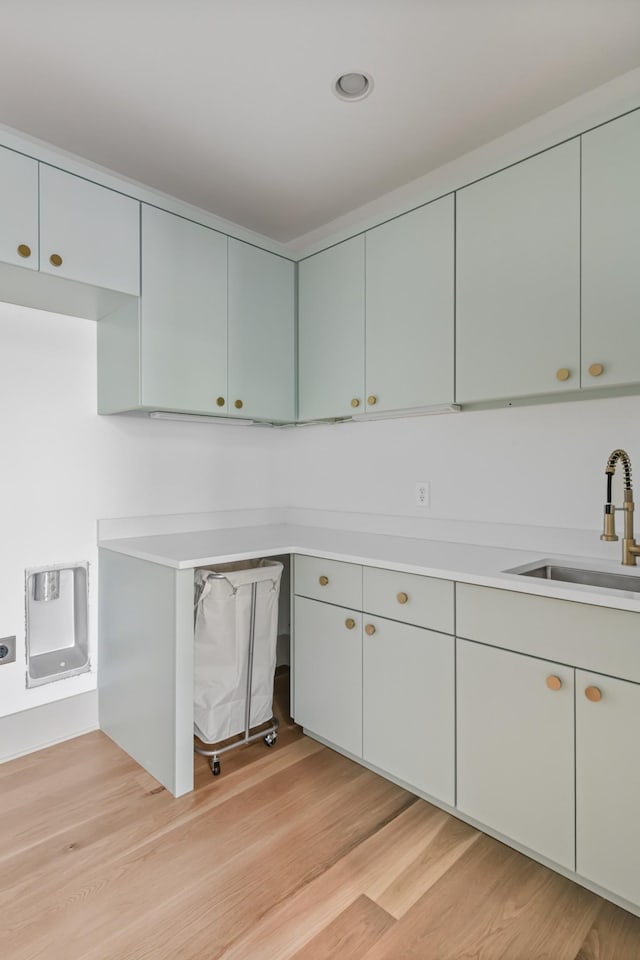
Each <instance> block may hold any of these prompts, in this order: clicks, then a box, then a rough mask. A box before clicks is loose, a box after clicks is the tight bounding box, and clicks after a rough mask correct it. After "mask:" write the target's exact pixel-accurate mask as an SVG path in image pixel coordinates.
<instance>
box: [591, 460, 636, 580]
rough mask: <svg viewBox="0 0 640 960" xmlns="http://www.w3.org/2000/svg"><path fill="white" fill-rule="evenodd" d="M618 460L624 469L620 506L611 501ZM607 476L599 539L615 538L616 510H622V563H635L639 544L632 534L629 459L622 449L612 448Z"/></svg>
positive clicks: (631, 565) (631, 493)
mask: <svg viewBox="0 0 640 960" xmlns="http://www.w3.org/2000/svg"><path fill="white" fill-rule="evenodd" d="M618 460H620V462H621V463H622V468H623V470H624V497H623V501H622V506H621V507H616V506H614V504H613V503H612V493H611V485H612V481H613V475H614V474H615V472H616V465H617V463H618ZM604 472H605V474H606V477H607V502H606V503H605V505H604V530H603V531H602V536H601V537H600V539H601V540H617V539H618V536H617V534H616V516H615V512H616V510H624V537H623V538H622V563H623V564H624V565H625V566H628V567H633V566H635V565H636V557H638V556H640V545H639V544H637V543H636V541H635V537H634V534H633V488H632V486H631V460H630V459H629V454H628V453H626V452H625V451H624V450H614V451H613V452H612V453H611V455H610V456H609V459H608V460H607V465H606V467H605V471H604Z"/></svg>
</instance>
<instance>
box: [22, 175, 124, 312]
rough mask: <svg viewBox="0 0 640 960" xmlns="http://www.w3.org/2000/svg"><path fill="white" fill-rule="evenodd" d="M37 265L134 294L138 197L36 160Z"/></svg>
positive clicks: (54, 273) (71, 278)
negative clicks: (37, 169) (38, 259)
mask: <svg viewBox="0 0 640 960" xmlns="http://www.w3.org/2000/svg"><path fill="white" fill-rule="evenodd" d="M52 258H53V259H52ZM40 270H41V271H42V272H43V273H50V274H51V275H52V276H56V277H65V278H66V279H68V280H77V281H79V282H80V283H88V284H90V285H91V286H94V287H104V288H106V289H108V290H118V291H120V292H121V293H129V294H132V295H133V296H138V295H139V293H140V204H139V203H138V201H137V200H133V199H132V198H131V197H126V196H124V195H123V194H121V193H117V192H116V191H115V190H108V189H107V188H106V187H101V186H99V184H97V183H91V182H90V181H89V180H84V179H83V178H82V177H75V176H73V175H72V174H70V173H65V172H64V171H63V170H58V169H56V168H55V167H49V166H47V164H44V163H41V164H40Z"/></svg>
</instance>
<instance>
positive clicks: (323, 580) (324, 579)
mask: <svg viewBox="0 0 640 960" xmlns="http://www.w3.org/2000/svg"><path fill="white" fill-rule="evenodd" d="M318 583H319V584H320V586H321V587H326V586H327V584H328V583H329V577H325V575H324V574H323V575H322V576H321V577H318Z"/></svg>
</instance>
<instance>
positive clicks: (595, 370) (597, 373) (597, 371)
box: [589, 363, 604, 377]
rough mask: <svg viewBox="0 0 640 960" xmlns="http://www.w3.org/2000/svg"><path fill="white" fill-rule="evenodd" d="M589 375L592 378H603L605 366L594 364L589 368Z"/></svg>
mask: <svg viewBox="0 0 640 960" xmlns="http://www.w3.org/2000/svg"><path fill="white" fill-rule="evenodd" d="M589 373H590V374H591V376H592V377H601V376H602V374H603V373H604V366H603V365H602V364H601V363H592V364H591V366H590V367H589Z"/></svg>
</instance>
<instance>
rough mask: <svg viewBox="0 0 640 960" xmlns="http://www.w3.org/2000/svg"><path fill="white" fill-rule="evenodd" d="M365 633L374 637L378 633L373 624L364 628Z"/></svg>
mask: <svg viewBox="0 0 640 960" xmlns="http://www.w3.org/2000/svg"><path fill="white" fill-rule="evenodd" d="M364 632H365V633H366V634H367V636H369V637H372V636H373V635H374V633H375V632H376V628H375V627H374V625H373V624H372V623H368V624H367V625H366V627H365V628H364Z"/></svg>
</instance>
